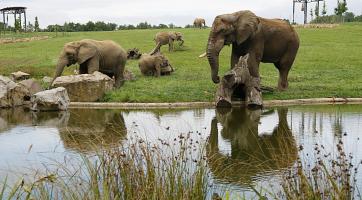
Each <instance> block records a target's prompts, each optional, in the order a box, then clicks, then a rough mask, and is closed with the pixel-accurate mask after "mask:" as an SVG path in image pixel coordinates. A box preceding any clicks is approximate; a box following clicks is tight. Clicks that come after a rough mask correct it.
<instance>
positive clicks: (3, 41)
mask: <svg viewBox="0 0 362 200" xmlns="http://www.w3.org/2000/svg"><path fill="white" fill-rule="evenodd" d="M49 38H50V37H49V36H36V37H29V38H1V39H0V44H10V43H18V42H31V41H37V40H47V39H49Z"/></svg>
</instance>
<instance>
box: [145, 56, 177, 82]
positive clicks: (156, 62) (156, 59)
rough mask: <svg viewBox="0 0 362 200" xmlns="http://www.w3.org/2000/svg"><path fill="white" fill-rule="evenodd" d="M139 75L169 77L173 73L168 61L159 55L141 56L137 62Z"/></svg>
mask: <svg viewBox="0 0 362 200" xmlns="http://www.w3.org/2000/svg"><path fill="white" fill-rule="evenodd" d="M138 66H139V68H140V70H141V73H142V74H143V75H145V76H156V77H160V76H161V75H169V74H170V73H171V72H173V71H174V70H173V68H172V66H171V64H170V63H169V61H168V59H167V58H166V57H165V56H164V55H162V54H161V53H157V54H153V55H150V54H143V55H142V56H141V58H140V60H139V62H138Z"/></svg>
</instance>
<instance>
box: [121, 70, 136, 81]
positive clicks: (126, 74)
mask: <svg viewBox="0 0 362 200" xmlns="http://www.w3.org/2000/svg"><path fill="white" fill-rule="evenodd" d="M123 77H124V80H126V81H135V80H136V75H134V73H133V72H131V71H129V70H128V69H125V70H124V72H123Z"/></svg>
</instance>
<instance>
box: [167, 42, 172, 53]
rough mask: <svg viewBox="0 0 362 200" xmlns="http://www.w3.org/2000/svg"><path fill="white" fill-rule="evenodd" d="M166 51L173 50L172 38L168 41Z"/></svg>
mask: <svg viewBox="0 0 362 200" xmlns="http://www.w3.org/2000/svg"><path fill="white" fill-rule="evenodd" d="M168 51H169V52H172V51H173V40H172V39H170V40H169V42H168Z"/></svg>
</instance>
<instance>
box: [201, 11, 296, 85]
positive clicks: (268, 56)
mask: <svg viewBox="0 0 362 200" xmlns="http://www.w3.org/2000/svg"><path fill="white" fill-rule="evenodd" d="M230 44H232V52H231V68H233V67H234V66H235V64H236V63H237V62H238V59H239V57H240V56H243V55H246V54H247V53H249V55H250V59H249V61H248V65H249V70H250V74H251V75H252V76H253V77H255V78H257V79H259V77H260V76H259V64H260V62H264V63H274V65H275V67H276V68H277V69H278V70H279V82H278V89H279V90H285V89H287V88H288V73H289V70H290V69H291V67H292V65H293V62H294V59H295V57H296V55H297V52H298V48H299V37H298V34H297V32H296V31H295V30H294V28H293V27H292V26H291V25H290V24H288V23H287V22H286V21H284V20H279V19H265V18H261V17H258V16H256V15H255V14H254V13H252V12H251V11H239V12H235V13H231V14H224V15H219V16H217V17H216V18H215V20H214V22H213V25H212V28H211V31H210V35H209V39H208V43H207V49H206V54H207V58H208V60H209V64H210V67H211V78H212V80H213V82H214V83H219V82H220V78H219V76H218V71H219V53H220V51H221V49H222V48H223V47H224V45H230Z"/></svg>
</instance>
